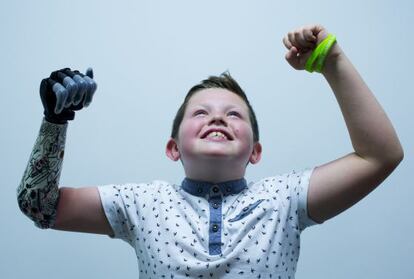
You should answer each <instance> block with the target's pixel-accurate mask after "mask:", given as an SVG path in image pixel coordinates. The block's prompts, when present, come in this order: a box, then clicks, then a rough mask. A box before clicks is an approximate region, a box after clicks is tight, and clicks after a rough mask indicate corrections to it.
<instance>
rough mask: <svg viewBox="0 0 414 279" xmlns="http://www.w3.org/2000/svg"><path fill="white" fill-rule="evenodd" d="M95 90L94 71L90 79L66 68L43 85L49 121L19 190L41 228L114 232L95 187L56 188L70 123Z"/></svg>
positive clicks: (44, 123) (44, 124)
mask: <svg viewBox="0 0 414 279" xmlns="http://www.w3.org/2000/svg"><path fill="white" fill-rule="evenodd" d="M95 90H96V83H95V81H94V80H93V73H92V70H91V69H90V70H88V71H87V73H86V75H83V74H81V73H79V72H78V71H71V70H70V69H68V68H66V69H62V70H59V71H56V72H53V73H52V74H51V75H50V77H49V78H46V79H43V80H42V82H41V85H40V96H41V99H42V103H43V106H44V115H45V118H44V119H43V121H42V124H41V127H40V132H39V135H38V137H37V140H36V143H35V145H34V147H33V151H32V153H31V156H30V159H29V163H28V165H27V167H26V170H25V172H24V175H23V178H22V181H21V183H20V185H19V187H18V189H17V201H18V204H19V207H20V209H21V210H22V212H23V213H24V214H26V215H27V216H28V217H29V218H30V219H32V220H33V221H34V223H35V224H36V226H38V227H40V228H55V229H65V230H73V231H84V232H95V233H106V234H111V233H112V230H111V228H110V226H109V224H108V222H107V220H106V217H105V215H104V213H103V209H102V205H101V204H100V198H99V194H98V192H97V189H96V188H80V189H74V188H61V189H59V187H58V186H59V178H60V173H61V168H62V162H63V156H64V147H65V141H66V130H67V125H68V124H67V122H68V120H73V119H74V116H75V111H76V110H80V109H82V108H83V107H85V106H88V105H89V104H90V103H91V101H92V97H93V94H94V92H95Z"/></svg>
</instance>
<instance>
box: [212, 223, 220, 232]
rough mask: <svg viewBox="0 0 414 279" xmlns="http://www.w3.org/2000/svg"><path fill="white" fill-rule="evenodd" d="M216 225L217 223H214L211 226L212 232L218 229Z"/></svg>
mask: <svg viewBox="0 0 414 279" xmlns="http://www.w3.org/2000/svg"><path fill="white" fill-rule="evenodd" d="M218 228H219V227H218V225H217V224H214V225H213V226H212V231H213V232H217V231H218Z"/></svg>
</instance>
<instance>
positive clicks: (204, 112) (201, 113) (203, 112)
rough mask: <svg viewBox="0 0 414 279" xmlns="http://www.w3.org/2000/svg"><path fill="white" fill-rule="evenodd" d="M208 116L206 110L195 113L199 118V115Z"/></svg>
mask: <svg viewBox="0 0 414 279" xmlns="http://www.w3.org/2000/svg"><path fill="white" fill-rule="evenodd" d="M206 114H207V112H206V111H205V110H202V109H201V110H197V111H195V112H194V114H193V115H194V116H197V115H206Z"/></svg>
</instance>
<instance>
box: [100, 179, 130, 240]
mask: <svg viewBox="0 0 414 279" xmlns="http://www.w3.org/2000/svg"><path fill="white" fill-rule="evenodd" d="M98 192H99V195H100V197H101V203H102V207H103V209H104V212H105V215H106V218H107V219H108V222H109V224H110V225H111V227H112V230H113V232H114V235H112V236H110V237H111V238H117V239H122V240H124V241H126V242H128V243H129V244H130V245H132V246H133V245H134V243H135V237H134V229H135V228H136V226H137V222H138V220H137V218H136V216H137V214H136V206H135V205H136V202H135V194H134V185H129V184H125V185H104V186H99V187H98Z"/></svg>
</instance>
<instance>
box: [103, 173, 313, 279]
mask: <svg viewBox="0 0 414 279" xmlns="http://www.w3.org/2000/svg"><path fill="white" fill-rule="evenodd" d="M313 170H314V169H313V168H312V169H306V170H304V171H302V172H295V171H292V172H290V173H286V174H283V175H277V176H274V177H268V178H264V179H262V180H260V181H257V182H251V183H246V180H245V179H240V180H234V181H229V182H224V183H218V184H213V183H207V182H200V181H194V180H190V179H184V181H183V182H182V184H181V185H176V184H170V183H168V182H164V181H153V182H151V183H141V184H123V185H105V186H100V187H98V189H99V193H100V197H101V201H102V205H103V208H104V211H105V214H106V217H107V219H108V221H109V223H110V225H111V227H112V229H113V231H114V236H112V237H114V238H119V239H122V240H124V241H126V242H128V243H129V244H130V245H131V246H132V247H133V248H134V249H135V252H136V256H137V260H138V267H139V278H141V279H142V278H154V279H155V278H186V277H188V278H277V279H279V278H292V279H293V278H294V276H295V271H296V265H297V262H298V259H299V250H300V233H301V232H302V231H303V229H305V228H306V227H308V226H311V225H314V224H316V222H314V221H313V220H312V219H310V217H309V216H308V212H307V192H308V186H309V180H310V176H311V174H312V172H313Z"/></svg>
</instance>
